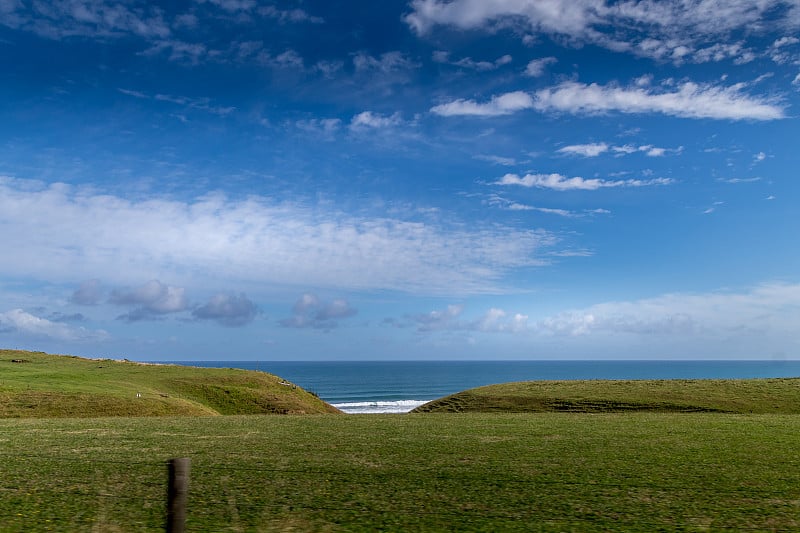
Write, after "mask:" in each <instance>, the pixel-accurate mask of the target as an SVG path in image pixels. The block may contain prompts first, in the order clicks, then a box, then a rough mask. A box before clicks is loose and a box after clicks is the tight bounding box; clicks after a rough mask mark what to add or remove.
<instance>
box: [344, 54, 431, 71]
mask: <svg viewBox="0 0 800 533" xmlns="http://www.w3.org/2000/svg"><path fill="white" fill-rule="evenodd" d="M353 66H354V67H355V69H356V71H357V72H363V71H370V70H377V71H379V72H383V73H390V72H395V71H403V70H411V69H415V68H417V67H419V65H418V64H417V63H415V62H414V61H412V60H410V59H409V58H408V57H406V55H405V54H403V52H398V51H394V52H386V53H384V54H381V55H380V57H373V56H371V55H369V54H366V53H364V52H359V53H357V54H355V55H354V56H353Z"/></svg>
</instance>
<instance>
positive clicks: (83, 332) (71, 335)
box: [0, 309, 108, 341]
mask: <svg viewBox="0 0 800 533" xmlns="http://www.w3.org/2000/svg"><path fill="white" fill-rule="evenodd" d="M4 333H12V334H18V335H23V336H26V337H35V338H48V339H55V340H59V341H80V340H104V339H106V338H108V333H106V332H105V331H103V330H96V331H92V330H87V329H85V328H74V327H71V326H69V325H67V324H64V323H63V322H54V321H51V320H48V319H46V318H41V317H38V316H36V315H32V314H30V313H28V312H26V311H23V310H22V309H12V310H11V311H6V312H4V313H0V335H2V334H4Z"/></svg>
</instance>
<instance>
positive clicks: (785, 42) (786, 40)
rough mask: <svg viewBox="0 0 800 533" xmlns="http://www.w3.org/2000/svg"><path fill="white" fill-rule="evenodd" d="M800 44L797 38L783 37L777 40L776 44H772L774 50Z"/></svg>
mask: <svg viewBox="0 0 800 533" xmlns="http://www.w3.org/2000/svg"><path fill="white" fill-rule="evenodd" d="M798 43H800V39H798V38H797V37H781V38H780V39H777V40H776V41H775V42H774V43H772V47H773V48H781V47H783V46H791V45H793V44H798Z"/></svg>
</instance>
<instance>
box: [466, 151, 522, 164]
mask: <svg viewBox="0 0 800 533" xmlns="http://www.w3.org/2000/svg"><path fill="white" fill-rule="evenodd" d="M472 158H473V159H479V160H481V161H488V162H489V163H494V164H495V165H502V166H504V167H511V166H514V165H516V164H517V160H516V159H514V158H513V157H502V156H497V155H483V154H479V155H474V156H472Z"/></svg>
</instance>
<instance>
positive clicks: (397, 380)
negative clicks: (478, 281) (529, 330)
mask: <svg viewBox="0 0 800 533" xmlns="http://www.w3.org/2000/svg"><path fill="white" fill-rule="evenodd" d="M165 362H166V361H165ZM170 363H172V364H179V365H187V366H203V367H221V368H241V369H245V370H260V371H262V372H269V373H270V374H275V375H277V376H280V377H282V378H283V379H285V380H288V381H290V382H292V383H294V384H296V385H298V386H299V387H302V388H304V389H306V390H308V391H311V392H314V393H316V394H317V395H319V397H320V398H322V399H323V400H325V401H326V402H328V403H330V404H333V405H335V406H336V407H338V408H339V409H341V410H342V411H344V412H345V413H349V414H370V413H406V412H408V411H410V410H411V409H413V408H415V407H417V406H419V405H422V404H423V403H425V402H428V401H430V400H435V399H437V398H441V397H443V396H447V395H449V394H453V393H456V392H460V391H463V390H465V389H470V388H473V387H479V386H482V385H490V384H494V383H506V382H511V381H528V380H574V379H736V378H768V377H800V361H358V362H356V361H181V362H177V361H171V362H170Z"/></svg>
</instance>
